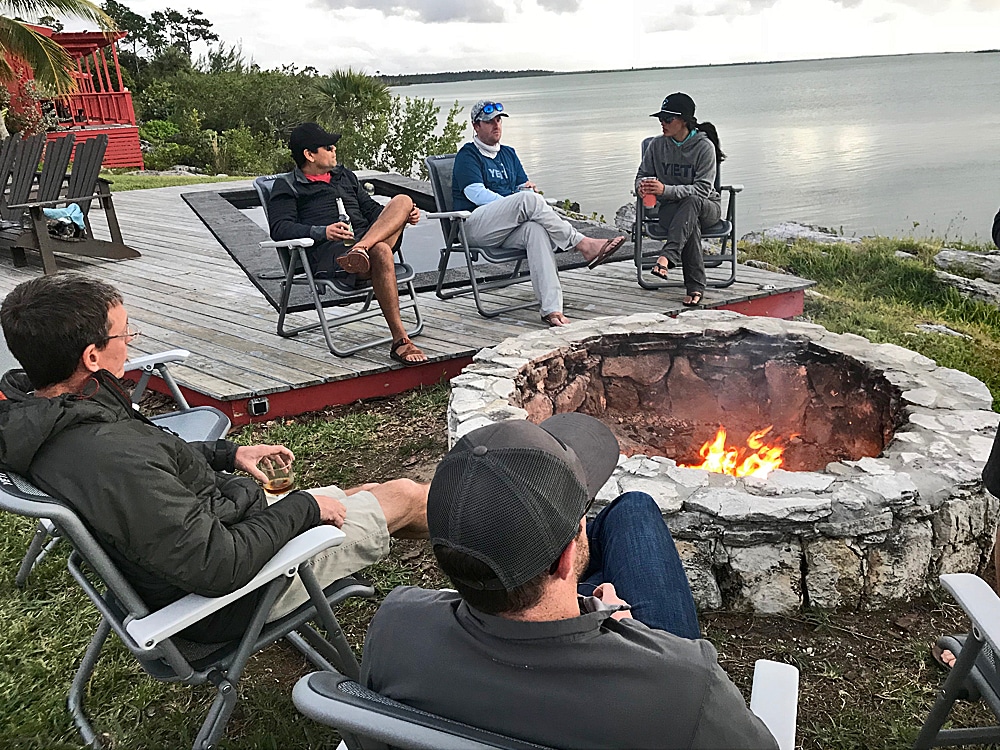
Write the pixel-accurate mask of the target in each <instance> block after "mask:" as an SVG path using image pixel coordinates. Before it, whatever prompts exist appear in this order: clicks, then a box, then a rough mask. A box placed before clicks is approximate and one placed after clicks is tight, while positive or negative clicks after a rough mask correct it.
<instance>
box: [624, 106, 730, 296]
mask: <svg viewBox="0 0 1000 750" xmlns="http://www.w3.org/2000/svg"><path fill="white" fill-rule="evenodd" d="M694 110H695V104H694V100H693V99H692V98H691V97H690V96H688V95H687V94H682V93H680V92H677V93H674V94H671V95H670V96H668V97H667V98H666V99H664V100H663V104H662V105H661V106H660V111H659V112H654V113H653V114H652V115H650V117H657V118H659V120H660V127H661V128H662V129H663V137H662V138H656V139H654V140H653V141H652V142H651V143H650V144H649V147H648V148H647V149H646V153H645V154H643V156H642V163H641V164H640V165H639V171H638V173H637V174H636V176H635V189H636V194H637V195H640V196H647V195H652V196H655V198H656V204H657V206H658V216H659V221H660V227H661V228H662V230H663V232H664V233H665V234H666V237H667V239H666V241H665V242H664V243H663V250H662V255H660V257H659V258H657V261H656V265H655V266H653V269H652V273H653V274H654V275H655V276H659V277H660V278H661V279H665V278H667V275H668V271H669V270H670V269H671V268H676V267H677V266H678V265H680V266H681V268H682V271H683V274H684V286H685V289H686V290H687V296H686V297H685V298H684V303H683V304H684V305H686V306H687V307H697V306H698V305H700V304H701V300H702V297H704V296H705V285H706V279H705V259H704V257H703V256H702V250H701V230H702V227H710V226H712V225H713V224H715V223H717V222H718V221H719V219H720V217H721V216H722V198H721V196H720V195H719V191H718V190H716V189H715V175H716V173H717V171H718V165H719V162H721V161H722V160H723V159H725V158H726V156H725V154H723V153H722V149H721V148H720V147H719V134H718V131H716V129H715V126H714V125H712V123H710V122H702V123H699V122H698V120H697V119H696V118H695V116H694Z"/></svg>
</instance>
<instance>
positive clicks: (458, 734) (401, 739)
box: [292, 659, 799, 750]
mask: <svg viewBox="0 0 1000 750" xmlns="http://www.w3.org/2000/svg"><path fill="white" fill-rule="evenodd" d="M433 689H434V686H433V685H428V690H433ZM798 695H799V670H798V669H796V668H795V667H793V666H791V665H789V664H781V663H779V662H774V661H765V660H763V659H761V660H759V661H758V662H757V663H756V665H755V667H754V676H753V690H752V694H751V697H750V710H751V711H753V712H754V713H755V714H756V715H757V716H758V717H759V718H760V720H761V721H763V722H764V725H765V726H766V727H767V728H768V729H769V730H770V731H771V734H773V735H774V737H775V739H776V740H777V741H778V748H779V750H794V748H795V722H796V713H797V711H798ZM292 701H293V702H294V703H295V706H296V707H297V708H298V709H299V711H301V712H302V713H303V714H305V715H306V716H308V717H309V718H310V719H313V720H315V721H318V722H320V723H321V724H327V725H329V726H332V727H336V728H337V731H338V732H340V735H341V737H343V738H344V744H345V745H346V746H347V747H348V748H350V750H387V749H388V748H402V749H405V750H489V749H491V748H494V749H495V748H501V749H502V750H529V749H531V750H544V748H542V746H541V745H536V744H534V743H532V742H526V741H524V740H518V739H514V738H513V737H507V736H504V735H500V734H496V733H495V732H489V731H486V730H484V729H479V728H477V727H473V726H469V725H468V724H462V723H460V722H456V721H451V720H450V719H445V718H443V717H441V716H438V715H436V714H432V713H428V712H427V711H420V710H418V709H415V708H410V707H409V706H406V705H404V704H402V703H399V702H398V701H394V700H391V699H389V698H385V697H383V696H381V695H379V694H378V693H376V692H374V691H372V690H369V689H368V688H366V687H364V686H363V685H360V684H358V683H357V682H355V681H354V680H352V679H350V678H348V677H345V676H344V675H341V674H336V673H334V672H329V671H327V672H314V673H313V674H308V675H306V676H305V677H303V678H302V679H300V680H299V681H298V683H296V685H295V689H294V690H292Z"/></svg>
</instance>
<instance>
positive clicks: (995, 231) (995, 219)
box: [993, 211, 1000, 247]
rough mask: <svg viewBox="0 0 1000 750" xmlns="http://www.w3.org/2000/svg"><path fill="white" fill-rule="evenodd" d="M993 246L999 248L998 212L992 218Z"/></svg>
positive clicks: (999, 220)
mask: <svg viewBox="0 0 1000 750" xmlns="http://www.w3.org/2000/svg"><path fill="white" fill-rule="evenodd" d="M993 244H994V245H996V246H997V247H1000V211H997V215H996V216H994V217H993Z"/></svg>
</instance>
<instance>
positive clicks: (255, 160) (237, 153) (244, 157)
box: [212, 125, 291, 174]
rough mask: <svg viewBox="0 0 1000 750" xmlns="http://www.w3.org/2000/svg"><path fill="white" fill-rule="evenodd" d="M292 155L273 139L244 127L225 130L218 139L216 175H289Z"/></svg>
mask: <svg viewBox="0 0 1000 750" xmlns="http://www.w3.org/2000/svg"><path fill="white" fill-rule="evenodd" d="M290 162H291V153H290V152H289V151H288V149H287V148H286V147H285V146H284V145H283V144H282V143H281V141H278V140H276V139H274V138H271V137H269V136H266V135H261V134H257V133H254V132H253V131H252V130H250V128H248V127H246V126H243V125H241V126H240V127H238V128H230V129H229V130H225V131H223V132H222V134H221V135H219V137H218V138H217V139H216V149H215V160H214V163H213V165H212V166H213V168H214V169H215V171H216V172H224V173H226V174H268V173H272V172H277V171H287V169H290V167H288V166H287V164H288V163H290Z"/></svg>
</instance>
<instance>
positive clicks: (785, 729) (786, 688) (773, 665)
mask: <svg viewBox="0 0 1000 750" xmlns="http://www.w3.org/2000/svg"><path fill="white" fill-rule="evenodd" d="M798 707H799V670H798V669H797V668H795V667H793V666H792V665H791V664H782V663H781V662H777V661H768V660H767V659H758V660H757V662H756V663H755V664H754V668H753V687H752V688H751V689H750V710H751V711H753V713H754V714H756V715H757V718H759V719H760V720H761V721H762V722H764V726H766V727H767V728H768V730H769V731H770V732H771V734H772V735H774V739H776V740H777V741H778V750H794V748H795V721H796V714H797V713H798Z"/></svg>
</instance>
